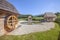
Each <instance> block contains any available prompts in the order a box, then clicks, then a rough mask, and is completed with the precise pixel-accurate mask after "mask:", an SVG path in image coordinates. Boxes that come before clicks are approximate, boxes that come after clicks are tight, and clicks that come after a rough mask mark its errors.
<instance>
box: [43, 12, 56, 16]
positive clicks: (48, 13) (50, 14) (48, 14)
mask: <svg viewBox="0 0 60 40" xmlns="http://www.w3.org/2000/svg"><path fill="white" fill-rule="evenodd" d="M44 17H56V15H55V14H54V13H52V12H46V13H45V14H44Z"/></svg>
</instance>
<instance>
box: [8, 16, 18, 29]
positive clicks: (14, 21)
mask: <svg viewBox="0 0 60 40" xmlns="http://www.w3.org/2000/svg"><path fill="white" fill-rule="evenodd" d="M10 19H11V20H10ZM17 22H18V20H17V17H16V16H15V15H11V16H9V17H8V18H7V27H8V28H10V29H15V26H16V24H17Z"/></svg>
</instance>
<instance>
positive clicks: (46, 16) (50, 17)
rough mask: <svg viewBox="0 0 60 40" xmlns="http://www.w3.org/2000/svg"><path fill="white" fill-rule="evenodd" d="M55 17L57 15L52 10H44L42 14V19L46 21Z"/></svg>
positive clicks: (50, 20)
mask: <svg viewBox="0 0 60 40" xmlns="http://www.w3.org/2000/svg"><path fill="white" fill-rule="evenodd" d="M56 18H57V16H56V15H55V14H54V13H52V12H46V13H45V14H44V20H46V21H48V22H52V21H55V19H56Z"/></svg>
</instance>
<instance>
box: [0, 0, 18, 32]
mask: <svg viewBox="0 0 60 40" xmlns="http://www.w3.org/2000/svg"><path fill="white" fill-rule="evenodd" d="M18 15H19V14H18V12H17V10H16V8H15V7H14V6H13V5H12V4H10V3H9V2H7V0H0V30H2V29H4V30H6V31H7V32H11V31H12V30H14V29H15V28H16V27H15V26H16V24H17V22H18V19H17V17H18Z"/></svg>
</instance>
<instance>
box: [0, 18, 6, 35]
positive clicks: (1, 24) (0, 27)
mask: <svg viewBox="0 0 60 40" xmlns="http://www.w3.org/2000/svg"><path fill="white" fill-rule="evenodd" d="M4 20H5V19H4V18H0V35H3V34H4Z"/></svg>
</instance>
